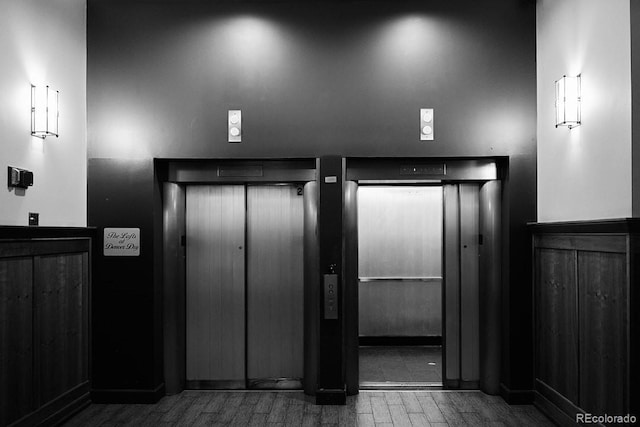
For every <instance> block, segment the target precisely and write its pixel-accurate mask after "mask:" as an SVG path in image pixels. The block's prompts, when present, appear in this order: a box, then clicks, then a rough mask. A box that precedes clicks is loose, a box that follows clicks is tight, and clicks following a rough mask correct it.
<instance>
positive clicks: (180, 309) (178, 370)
mask: <svg viewBox="0 0 640 427" xmlns="http://www.w3.org/2000/svg"><path fill="white" fill-rule="evenodd" d="M162 200H163V203H162V238H163V248H162V256H163V263H162V272H163V288H164V299H163V305H164V307H163V319H162V321H163V326H164V340H163V345H164V383H165V390H166V393H167V394H176V393H180V392H181V391H182V390H183V389H184V382H185V363H186V362H185V348H186V347H185V345H186V343H185V339H186V337H185V327H186V326H185V264H184V262H185V248H184V246H183V245H182V236H184V235H186V234H185V233H186V231H185V190H184V186H181V185H179V184H174V183H171V182H165V183H163V185H162Z"/></svg>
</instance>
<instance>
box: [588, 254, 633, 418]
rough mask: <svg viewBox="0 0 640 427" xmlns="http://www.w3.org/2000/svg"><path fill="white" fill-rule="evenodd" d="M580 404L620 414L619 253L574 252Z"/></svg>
mask: <svg viewBox="0 0 640 427" xmlns="http://www.w3.org/2000/svg"><path fill="white" fill-rule="evenodd" d="M578 272H579V273H578V283H579V291H578V294H579V310H580V315H579V318H580V407H582V408H583V409H584V410H585V411H587V412H590V413H593V414H604V413H608V414H623V413H625V412H626V411H625V409H626V408H628V405H627V403H626V402H627V399H628V396H627V392H626V390H627V382H628V370H627V331H628V326H627V325H628V319H627V316H628V314H627V271H626V255H625V254H624V253H606V252H585V251H580V252H578Z"/></svg>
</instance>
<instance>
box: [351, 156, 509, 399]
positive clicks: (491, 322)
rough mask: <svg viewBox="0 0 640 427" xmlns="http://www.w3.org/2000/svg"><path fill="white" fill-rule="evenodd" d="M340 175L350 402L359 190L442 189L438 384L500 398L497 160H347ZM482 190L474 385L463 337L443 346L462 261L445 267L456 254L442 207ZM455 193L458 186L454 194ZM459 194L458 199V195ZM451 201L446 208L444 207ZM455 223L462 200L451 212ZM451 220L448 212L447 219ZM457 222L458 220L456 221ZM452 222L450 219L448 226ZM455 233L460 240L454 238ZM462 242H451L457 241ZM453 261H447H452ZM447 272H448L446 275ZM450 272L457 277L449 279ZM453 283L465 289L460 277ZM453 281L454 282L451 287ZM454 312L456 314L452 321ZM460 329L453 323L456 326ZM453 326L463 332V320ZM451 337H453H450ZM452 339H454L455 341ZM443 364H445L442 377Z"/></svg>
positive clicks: (354, 378)
mask: <svg viewBox="0 0 640 427" xmlns="http://www.w3.org/2000/svg"><path fill="white" fill-rule="evenodd" d="M343 168H344V177H345V178H344V194H345V197H344V211H343V215H344V233H345V237H344V254H343V256H344V259H343V273H344V280H345V286H344V293H345V308H344V313H345V325H344V326H345V329H344V335H345V347H346V348H345V359H346V360H345V364H346V371H345V374H346V375H345V382H346V392H347V394H355V393H357V392H358V389H359V387H360V381H359V366H358V365H359V333H358V323H359V316H358V236H357V214H356V213H357V203H356V200H357V196H356V194H357V188H358V183H359V182H361V183H363V184H376V185H442V187H443V193H444V194H443V197H444V200H443V242H442V244H443V251H442V263H443V269H442V275H443V282H442V337H443V355H442V363H443V367H442V376H443V387H442V388H445V389H478V388H479V389H481V390H483V391H485V392H487V393H489V394H497V393H498V392H499V384H500V382H499V380H500V345H501V340H500V335H501V330H500V318H501V311H500V307H501V286H502V283H501V262H502V250H501V246H502V245H501V230H502V227H503V224H502V189H501V180H502V173H503V171H502V170H501V165H500V164H499V162H498V161H497V160H496V159H468V160H467V159H434V158H427V159H419V158H396V159H389V158H382V159H381V158H352V159H344V160H343ZM470 183H477V184H478V185H479V195H478V198H479V204H481V205H483V206H479V208H478V210H479V218H478V229H479V233H480V235H479V237H478V238H479V240H480V239H481V240H483V241H482V242H481V243H480V244H481V245H482V246H483V247H482V248H480V247H479V252H480V251H482V253H483V255H482V258H483V259H482V261H481V262H480V261H479V265H478V292H479V295H478V304H479V313H478V317H479V320H480V334H479V335H480V337H479V339H480V340H481V343H480V344H479V346H478V347H479V348H478V359H479V362H478V365H479V366H478V371H479V372H478V375H479V376H478V379H477V380H473V381H465V380H464V378H463V375H462V371H463V363H462V362H461V360H460V357H461V349H460V342H461V339H462V337H461V336H460V335H461V332H459V333H458V336H457V337H455V336H454V339H453V340H449V342H447V335H448V334H447V329H451V327H452V325H451V323H452V316H460V315H461V304H462V302H461V301H460V295H459V291H460V289H458V295H453V299H454V301H452V297H451V296H449V297H448V296H447V291H448V289H449V288H451V287H452V286H448V284H447V276H448V275H449V276H450V278H451V275H452V274H456V273H457V274H458V275H459V274H460V263H461V259H462V258H461V257H460V254H459V253H458V254H457V260H456V261H457V262H456V265H455V266H453V265H452V264H451V262H449V263H447V252H451V250H459V248H455V249H453V248H452V247H449V248H448V247H447V243H446V240H447V226H446V223H447V221H448V220H447V217H446V216H447V203H449V204H450V205H451V204H452V203H451V198H452V195H451V194H449V195H448V193H451V190H449V191H447V189H446V188H445V187H446V186H449V187H451V186H452V185H451V184H454V185H455V184H470ZM456 187H457V186H456ZM457 191H458V190H456V197H457V196H458V195H457ZM447 197H449V201H447ZM453 205H454V206H455V208H456V209H457V211H456V212H455V215H459V212H460V206H459V199H458V200H456V201H455V203H454V204H453ZM451 213H454V212H453V210H452V209H451V207H450V208H449V214H451ZM458 219H459V218H458ZM451 220H452V218H450V219H449V221H451ZM459 231H460V230H459V229H458V233H459ZM459 237H460V236H457V237H456V238H457V239H459ZM449 256H450V257H451V254H450V255H449ZM447 270H449V271H447ZM452 270H455V271H452ZM457 279H458V283H459V284H460V285H461V284H462V282H461V281H460V278H459V277H458V278H457ZM451 280H453V279H451ZM452 308H453V309H454V311H455V310H456V309H457V313H455V312H454V313H451V311H452ZM456 322H457V323H456ZM456 322H453V323H454V326H456V327H459V328H461V324H462V320H461V319H460V318H458V319H457V321H456ZM450 335H451V334H450ZM453 335H455V334H453ZM447 361H449V362H450V366H449V369H447Z"/></svg>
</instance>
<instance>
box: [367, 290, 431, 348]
mask: <svg viewBox="0 0 640 427" xmlns="http://www.w3.org/2000/svg"><path fill="white" fill-rule="evenodd" d="M359 288H360V289H359V301H360V307H359V313H360V316H359V317H360V336H365V337H376V336H388V337H424V336H441V335H442V279H431V280H392V279H389V280H373V281H368V282H361V283H360V286H359Z"/></svg>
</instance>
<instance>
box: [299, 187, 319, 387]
mask: <svg viewBox="0 0 640 427" xmlns="http://www.w3.org/2000/svg"><path fill="white" fill-rule="evenodd" d="M319 298H320V243H319V241H318V183H317V182H315V181H313V182H308V183H306V184H305V186H304V378H303V386H304V392H305V394H309V395H314V394H315V393H316V387H317V384H318V348H319V338H318V337H319V335H318V328H319V325H318V323H319V321H320V307H319V304H318V300H319Z"/></svg>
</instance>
